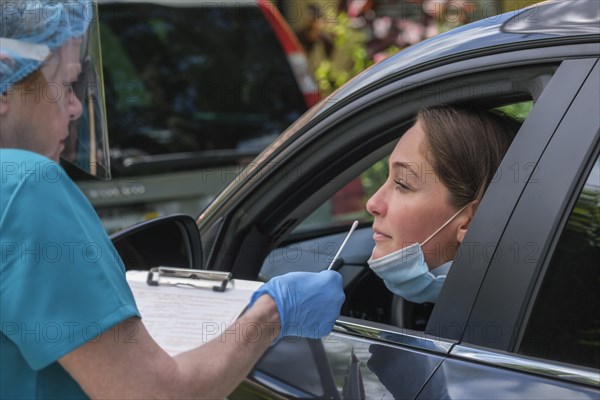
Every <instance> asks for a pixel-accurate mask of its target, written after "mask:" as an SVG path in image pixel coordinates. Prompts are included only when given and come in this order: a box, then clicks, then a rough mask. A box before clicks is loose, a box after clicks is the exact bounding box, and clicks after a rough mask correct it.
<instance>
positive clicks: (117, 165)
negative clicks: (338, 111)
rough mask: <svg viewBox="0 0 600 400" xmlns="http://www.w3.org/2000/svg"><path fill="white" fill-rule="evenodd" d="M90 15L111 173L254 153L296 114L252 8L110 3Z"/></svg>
mask: <svg viewBox="0 0 600 400" xmlns="http://www.w3.org/2000/svg"><path fill="white" fill-rule="evenodd" d="M100 13H101V18H100V20H101V21H102V23H101V25H102V26H101V36H102V37H101V40H102V45H103V59H104V65H105V71H104V77H105V86H106V97H107V108H108V110H107V114H108V130H109V137H110V143H111V148H112V149H113V150H112V156H113V170H114V172H115V174H116V175H119V174H128V175H129V174H143V173H145V171H143V170H139V168H138V169H136V168H133V169H130V170H126V169H124V165H130V166H132V165H134V164H135V158H136V157H139V156H144V155H165V154H173V153H183V152H188V153H189V152H205V151H211V157H209V158H211V159H212V160H214V155H215V152H219V151H224V150H226V151H227V154H230V155H231V154H237V153H239V154H245V155H248V154H257V153H258V152H260V151H261V150H262V149H263V148H264V147H265V146H266V145H267V144H269V143H270V142H271V141H272V140H273V138H275V137H276V136H277V135H278V134H279V133H281V132H282V131H283V130H284V129H285V128H287V126H288V125H290V124H291V123H292V122H293V121H294V120H296V119H297V118H298V117H299V116H300V115H301V114H302V113H303V112H304V111H305V110H306V104H305V102H304V98H303V96H302V93H301V92H300V89H299V88H298V84H297V82H296V80H295V78H294V75H293V73H292V71H291V69H290V66H289V61H288V60H287V57H286V55H285V53H284V52H283V50H282V48H281V45H280V44H279V42H278V40H277V38H276V36H275V34H274V32H273V31H272V29H271V26H270V24H269V22H268V21H267V19H266V18H265V17H264V15H263V14H262V12H261V11H260V9H259V8H258V7H256V6H242V5H241V4H237V5H236V6H235V7H223V6H222V5H220V4H213V6H210V3H209V5H207V4H204V5H202V6H198V7H164V6H157V5H147V4H139V3H138V4H123V3H120V4H105V5H104V6H102V8H101V10H100ZM232 151H233V153H232ZM196 156H198V154H196ZM115 159H116V161H115ZM132 160H133V162H132ZM146 160H147V158H146ZM119 161H120V162H119ZM163 161H164V157H163ZM180 165H181V163H180Z"/></svg>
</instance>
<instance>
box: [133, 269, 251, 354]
mask: <svg viewBox="0 0 600 400" xmlns="http://www.w3.org/2000/svg"><path fill="white" fill-rule="evenodd" d="M126 276H127V282H128V283H129V286H130V287H131V291H132V292H133V296H134V298H135V301H136V304H137V307H138V310H139V311H140V313H141V315H142V321H143V322H144V326H145V327H146V329H147V330H148V332H149V333H150V335H151V336H152V338H153V339H154V340H155V341H156V342H157V343H158V344H159V345H160V346H161V347H162V348H163V349H164V350H165V351H166V352H167V353H169V354H170V355H171V356H174V355H176V354H179V353H181V352H184V351H187V350H191V349H193V348H195V347H198V346H200V345H202V344H204V343H207V342H208V341H210V340H211V339H214V338H215V337H218V336H219V335H220V334H221V333H223V331H225V329H226V328H227V327H228V326H229V325H231V324H232V323H233V322H234V321H235V320H236V319H237V318H238V317H239V316H240V314H241V313H242V312H243V311H244V309H245V308H246V306H247V305H248V302H249V301H250V297H251V296H252V293H254V291H255V290H256V289H258V288H259V287H260V285H261V284H262V282H254V281H246V280H237V279H234V280H232V281H231V282H230V283H229V284H228V286H227V289H226V290H225V291H224V292H216V291H213V290H210V289H204V288H195V287H186V286H166V285H164V286H163V285H160V286H151V285H148V284H147V283H146V278H147V276H148V271H127V274H126Z"/></svg>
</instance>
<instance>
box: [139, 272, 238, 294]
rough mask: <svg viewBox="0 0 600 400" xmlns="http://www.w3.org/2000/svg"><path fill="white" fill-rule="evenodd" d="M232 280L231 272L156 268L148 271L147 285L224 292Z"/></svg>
mask: <svg viewBox="0 0 600 400" xmlns="http://www.w3.org/2000/svg"><path fill="white" fill-rule="evenodd" d="M231 279H232V274H231V272H221V271H206V270H198V269H189V268H172V267H156V268H152V269H150V271H148V278H147V279H146V283H147V284H148V285H150V286H158V285H174V286H180V285H186V286H192V287H196V288H205V287H212V290H214V291H215V292H224V291H225V289H226V288H227V284H228V283H229V282H231Z"/></svg>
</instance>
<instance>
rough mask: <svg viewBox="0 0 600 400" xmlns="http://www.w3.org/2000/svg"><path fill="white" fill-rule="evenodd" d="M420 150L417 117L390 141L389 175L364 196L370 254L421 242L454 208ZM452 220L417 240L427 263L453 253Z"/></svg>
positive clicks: (423, 147) (422, 142)
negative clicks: (370, 220) (371, 244)
mask: <svg viewBox="0 0 600 400" xmlns="http://www.w3.org/2000/svg"><path fill="white" fill-rule="evenodd" d="M425 154H426V136H425V132H424V131H423V129H422V127H421V124H420V123H419V122H417V123H416V124H415V125H413V126H412V127H411V128H410V129H409V130H408V131H407V132H406V133H405V134H404V135H402V137H401V138H400V140H399V141H398V144H396V147H395V148H394V151H393V152H392V154H391V156H390V160H389V164H390V165H389V166H390V172H389V176H388V178H387V180H386V182H385V183H384V184H383V186H381V188H379V190H378V191H377V193H375V194H374V195H373V197H371V198H370V199H369V201H368V202H367V210H368V211H369V213H370V214H371V215H373V217H374V221H373V239H374V240H375V248H374V250H373V258H374V259H376V258H379V257H382V256H385V255H388V254H390V253H393V252H395V251H397V250H399V249H401V248H403V247H406V246H409V245H411V244H414V243H422V242H423V241H425V240H426V239H427V238H428V237H429V236H430V235H431V234H433V233H434V232H435V231H436V230H438V228H440V227H441V226H442V225H443V224H444V223H445V222H446V221H447V220H448V219H450V218H451V217H452V216H453V215H454V213H456V211H457V210H456V208H454V207H452V206H451V205H450V203H449V202H448V199H449V195H450V192H449V191H448V189H447V188H446V187H445V186H444V185H443V184H442V182H441V181H440V179H439V178H438V177H437V175H436V174H435V173H434V170H433V167H432V166H431V164H430V163H429V162H428V161H427V159H426V157H425ZM457 224H458V222H457V221H456V220H453V221H452V222H451V223H450V224H449V225H448V226H446V227H445V228H444V229H442V230H441V231H440V232H439V233H437V234H436V235H435V236H434V237H433V238H432V239H431V240H430V241H429V242H427V243H426V244H425V245H423V252H424V253H425V260H426V261H427V264H428V265H429V267H430V268H435V267H437V266H439V265H441V264H443V263H444V262H446V261H449V260H451V259H453V258H454V254H455V252H456V248H457V247H458V244H459V242H458V240H457V235H456V231H457V229H458V227H457Z"/></svg>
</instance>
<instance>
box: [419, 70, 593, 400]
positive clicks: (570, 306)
mask: <svg viewBox="0 0 600 400" xmlns="http://www.w3.org/2000/svg"><path fill="white" fill-rule="evenodd" d="M557 78H560V79H557ZM599 93H600V68H599V64H598V60H597V59H584V60H571V61H566V62H564V63H563V65H562V66H561V68H560V69H559V71H557V74H556V75H555V77H554V80H553V82H552V83H551V85H549V86H548V87H547V88H546V91H545V92H544V95H543V98H541V99H540V100H539V102H538V104H537V105H536V108H534V110H533V111H532V113H531V115H530V118H529V119H528V121H527V122H528V123H527V124H526V126H524V127H523V131H524V132H523V131H522V132H520V133H519V137H518V138H517V140H519V139H524V138H526V139H528V137H529V136H539V135H548V142H547V145H546V146H543V147H542V148H539V150H541V157H540V158H539V161H537V159H536V158H526V157H524V156H525V154H527V155H528V157H531V156H532V155H533V154H532V153H531V152H527V153H523V152H522V151H520V149H519V147H516V148H515V147H513V148H511V150H512V151H509V154H508V155H507V157H506V158H505V160H504V162H503V164H502V166H501V171H502V172H503V173H508V179H504V182H499V183H498V182H497V184H496V185H495V187H490V191H488V193H489V194H490V195H493V194H497V195H498V194H500V192H501V193H503V194H504V199H505V200H508V201H507V203H508V204H500V202H498V201H495V202H494V201H490V202H487V204H485V205H484V204H482V208H483V207H486V209H482V210H480V211H481V212H483V213H486V212H490V214H491V212H492V211H493V212H494V213H495V214H496V218H498V219H499V218H504V217H506V215H507V213H508V214H510V216H509V221H508V224H507V225H506V227H505V228H503V229H502V232H500V235H499V236H497V238H496V237H492V236H491V235H490V236H488V237H487V239H488V240H489V242H487V243H486V242H480V241H475V240H473V238H474V235H475V234H477V232H473V231H470V232H469V234H468V237H467V238H465V240H466V241H468V240H469V239H471V240H473V242H472V244H473V248H475V247H476V246H475V245H478V246H479V251H477V250H475V251H473V252H471V253H470V254H469V255H468V256H467V257H466V258H469V261H470V262H467V263H460V264H458V265H456V267H462V266H465V267H466V268H455V272H456V273H454V274H452V275H451V276H449V280H448V281H447V284H446V287H444V290H443V292H442V294H441V296H440V307H439V308H436V309H435V310H434V314H433V315H432V320H431V321H430V324H432V325H431V326H428V331H429V333H433V332H434V331H436V330H438V331H439V330H443V329H444V328H443V327H446V330H447V331H452V330H450V329H448V327H449V326H453V327H456V318H457V313H452V311H450V308H451V304H452V303H453V301H452V300H454V299H455V298H457V297H458V296H457V295H456V294H457V293H458V292H461V293H463V296H464V291H463V289H465V288H466V289H467V290H468V288H469V284H461V283H460V281H461V280H468V279H471V276H470V274H472V273H473V269H474V267H475V266H476V265H477V261H481V260H482V259H483V258H487V259H488V261H489V268H488V269H487V270H486V271H485V274H484V275H485V276H484V277H483V281H482V285H481V286H480V287H479V286H478V287H476V288H473V287H471V289H473V292H472V293H471V294H470V295H474V296H475V298H476V300H475V303H474V306H473V308H472V309H471V310H469V316H468V319H467V321H466V324H465V325H463V326H461V327H460V328H458V329H456V330H455V331H456V332H458V335H457V336H461V338H460V341H461V343H460V344H458V345H456V346H454V347H453V349H452V351H451V352H450V356H449V358H448V359H446V360H444V362H443V363H442V365H441V366H440V368H439V369H438V370H437V371H436V372H435V374H434V376H433V377H432V379H431V380H430V381H429V382H428V383H427V386H426V387H425V388H424V390H423V391H422V392H421V393H420V395H419V398H423V399H426V398H431V397H438V398H439V397H440V396H438V394H439V393H440V392H439V388H440V387H444V392H443V396H441V397H443V398H461V399H463V398H473V399H474V398H477V399H483V398H536V399H544V398H573V399H574V398H595V399H597V398H598V396H599V395H600V378H599V377H600V365H599V364H600V341H599V339H600V329H599V327H600V317H599V310H600V300H599V298H598V296H597V293H596V292H597V288H598V283H600V267H599V264H598V260H599V259H600V258H599V257H600V242H599V237H600V231H599V226H600V224H599V218H600V164H599V162H600V161H599V158H598V153H599V139H600V117H599V114H598V111H597V110H598V109H600V94H599ZM573 95H574V96H573ZM560 102H564V103H566V104H567V108H566V111H565V112H559V113H558V114H555V115H553V113H554V112H556V111H558V110H557V107H559V108H562V107H561V106H558V105H557V104H556V103H560ZM556 122H558V123H556ZM548 124H550V126H548ZM552 125H556V128H553V129H549V130H547V129H542V128H543V127H544V126H546V127H550V128H551V126H552ZM516 144H517V145H518V144H522V145H523V146H521V148H525V144H524V143H516ZM539 144H543V143H539ZM526 147H527V148H529V149H532V150H533V149H535V146H533V145H532V144H529V145H527V146H526ZM539 150H537V151H538V152H539ZM524 163H525V164H524ZM525 165H528V167H527V168H523V167H524V166H525ZM503 168H504V169H503ZM494 192H495V193H494ZM486 196H487V194H486ZM512 196H517V197H518V201H517V202H515V203H513V202H512V201H510V200H511V198H512ZM515 204H516V206H514V205H515ZM496 222H497V221H496ZM482 237H484V236H479V237H478V238H477V239H478V240H479V239H481V238H482ZM496 243H497V246H496ZM486 246H488V249H487V250H484V249H485V247H486ZM463 256H465V254H464V253H463ZM471 261H476V262H471ZM468 266H471V268H469V267H468ZM470 295H466V296H467V297H469V296H470ZM462 311H466V310H462Z"/></svg>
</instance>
